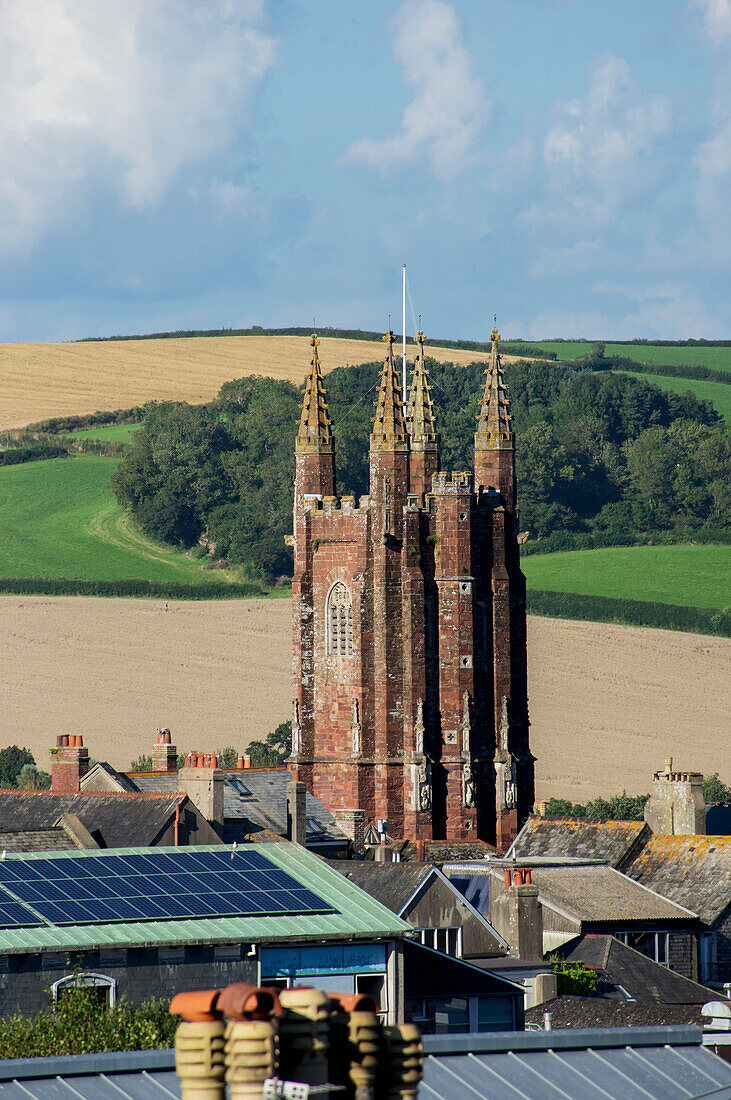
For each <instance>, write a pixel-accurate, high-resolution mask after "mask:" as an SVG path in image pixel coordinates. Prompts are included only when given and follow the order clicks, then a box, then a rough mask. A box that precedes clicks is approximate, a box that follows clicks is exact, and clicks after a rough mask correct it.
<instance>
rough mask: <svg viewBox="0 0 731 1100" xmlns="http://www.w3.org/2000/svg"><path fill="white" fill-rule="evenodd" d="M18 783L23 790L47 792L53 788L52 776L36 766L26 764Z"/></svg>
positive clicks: (21, 770)
mask: <svg viewBox="0 0 731 1100" xmlns="http://www.w3.org/2000/svg"><path fill="white" fill-rule="evenodd" d="M16 783H17V784H18V786H19V787H20V788H21V789H22V790H30V791H47V790H50V787H51V775H50V773H49V772H44V771H41V769H40V768H37V767H36V765H35V764H24V765H23V767H22V768H21V769H20V773H19V775H18V778H17V780H16Z"/></svg>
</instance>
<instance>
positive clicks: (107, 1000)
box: [51, 971, 117, 1008]
mask: <svg viewBox="0 0 731 1100" xmlns="http://www.w3.org/2000/svg"><path fill="white" fill-rule="evenodd" d="M74 989H90V990H92V991H93V999H94V1000H95V1001H97V1002H98V1003H99V1004H102V1005H104V1004H105V1005H108V1006H109V1008H114V1005H115V1004H116V1001H117V982H116V979H114V978H110V977H108V975H106V974H94V973H93V972H92V971H87V972H85V973H82V974H67V975H66V977H64V978H59V979H58V981H57V982H54V983H53V985H52V986H51V996H52V997H53V1000H54V1001H60V1000H61V998H62V997H63V996H64V995H65V994H67V993H69V992H70V991H72V990H74Z"/></svg>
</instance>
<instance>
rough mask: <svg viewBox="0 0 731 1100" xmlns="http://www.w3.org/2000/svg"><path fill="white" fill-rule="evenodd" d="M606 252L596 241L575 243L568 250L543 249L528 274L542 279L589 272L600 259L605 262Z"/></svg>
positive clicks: (599, 262) (598, 263) (597, 264)
mask: <svg viewBox="0 0 731 1100" xmlns="http://www.w3.org/2000/svg"><path fill="white" fill-rule="evenodd" d="M606 251H607V250H606V247H605V245H603V244H602V243H601V242H600V241H598V240H594V241H577V242H576V244H573V245H571V246H570V247H569V248H546V247H543V248H541V249H540V250H539V252H538V255H537V257H536V258H535V260H533V262H532V264H531V265H530V267H529V268H528V274H529V275H530V276H531V277H532V278H534V279H542V278H545V277H546V276H555V275H567V274H568V275H576V274H580V273H582V272H585V271H591V270H593V269H595V268H596V267H597V266H599V265H600V264H601V262H602V259H604V260H606Z"/></svg>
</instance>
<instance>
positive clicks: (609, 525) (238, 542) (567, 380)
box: [113, 361, 731, 580]
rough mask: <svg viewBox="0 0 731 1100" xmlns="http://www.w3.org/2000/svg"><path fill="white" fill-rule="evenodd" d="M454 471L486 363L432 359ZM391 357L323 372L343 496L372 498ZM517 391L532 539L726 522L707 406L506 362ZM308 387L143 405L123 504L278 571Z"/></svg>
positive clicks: (246, 389)
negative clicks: (374, 451) (380, 399)
mask: <svg viewBox="0 0 731 1100" xmlns="http://www.w3.org/2000/svg"><path fill="white" fill-rule="evenodd" d="M429 367H430V375H431V380H432V396H433V399H434V404H435V410H436V416H437V428H438V431H439V434H440V439H441V455H442V467H443V468H444V469H447V470H450V469H453V470H459V469H470V467H471V465H472V456H473V451H472V448H473V440H474V431H475V417H476V415H477V412H478V408H479V404H480V400H481V395H482V387H483V381H484V372H485V366H484V363H473V364H469V365H467V366H465V367H459V368H455V367H453V366H452V365H451V364H444V363H434V362H431V361H430V363H429ZM379 369H380V364H378V363H366V364H362V365H360V366H354V367H342V368H338V369H336V370H334V371H332V372H331V373H330V374H329V375H328V376H327V379H326V384H327V389H328V403H329V408H330V415H331V419H332V424H333V434H334V437H335V446H336V452H337V473H338V492H339V493H340V494H346V493H352V494H354V495H355V496H356V497H358V496H360V495H362V494H364V493H367V492H368V463H369V456H368V445H369V443H368V441H369V434H370V430H371V418H372V415H373V406H374V402H375V399H376V393H377V388H378V383H379ZM505 375H506V381H507V384H508V390H509V393H510V398H511V413H512V416H513V423H512V426H513V429H514V431H515V433H516V439H517V451H516V461H517V470H518V481H519V494H520V509H521V526H522V527H523V529H527V530H529V531H530V532H531V539H532V543H533V545H535V543H536V542H537V541H538V540H540V539H542V538H546V537H550V538H551V540H552V542H551V545H555V544H556V540H557V539H558V540H559V541H560V540H566V545H567V546H570V545H572V543H571V541H570V539H571V538H573V537H576V538H585V537H586V536H589V537H591V538H597V539H600V540H601V541H602V542H603V543H605V544H610V543H612V542H613V541H618V542H627V541H630V542H631V541H633V540H634V539H635V538H636V537H637V535H638V534H642V533H648V532H652V533H654V532H673V531H676V530H678V529H681V530H683V531H686V530H692V529H700V528H702V527H709V528H712V529H713V530H714V532H717V531H718V530H720V529H722V528H727V527H728V525H729V520H730V517H731V483H730V482H729V479H728V476H727V470H728V468H729V460H730V458H731V442H730V440H731V436H730V435H729V429H728V428H727V426H726V425H725V424H723V423H720V422H719V417H718V414H717V413H716V412H715V410H714V409H713V408H712V407H711V406H710V405H709V403H708V402H704V401H699V400H698V399H697V398H696V397H695V396H694V395H693V394H688V393H686V394H674V393H669V392H666V391H663V390H661V389H660V388H659V387H658V386H655V385H653V384H650V383H648V382H647V381H646V380H644V379H643V378H641V377H634V376H628V375H623V374H613V373H612V372H611V371H608V370H602V371H594V370H593V369H591V366H590V364H589V363H588V361H587V362H583V363H582V362H581V361H578V362H575V363H572V364H566V363H552V362H530V363H529V362H526V361H518V362H515V363H511V364H507V365H506V367H505ZM300 400H301V395H300V391H298V390H297V388H296V387H295V386H293V385H292V384H291V383H288V382H279V381H275V380H274V379H271V378H259V377H251V378H241V379H236V380H234V381H231V382H227V383H226V384H225V385H224V386H222V387H221V390H220V392H219V394H218V396H217V398H216V399H215V400H214V401H212V402H210V403H209V404H208V405H201V406H192V405H185V404H182V403H172V402H169V403H165V404H153V405H149V406H147V407H146V410H145V425H144V427H143V428H142V429H141V430H139V431H137V432H136V433H135V435H134V437H133V439H132V441H131V443H130V446H129V450H128V453H127V454H126V456H125V457H124V459H123V461H122V463H121V464H120V467H119V470H118V472H117V474H116V475H115V477H114V479H113V486H114V489H115V492H116V495H117V498H118V499H119V500H120V501H121V502H122V503H123V504H125V505H126V506H128V507H129V508H130V510H131V512H132V514H133V516H134V518H135V519H136V520H137V522H138V523H139V524H140V526H141V527H142V528H143V530H145V531H146V532H147V533H149V534H150V535H152V536H153V537H156V538H160V539H162V540H164V541H167V542H171V543H175V544H177V545H183V546H187V547H191V546H193V545H194V544H195V543H196V542H200V543H201V544H202V546H203V547H204V548H206V549H209V550H210V551H211V553H213V552H214V551H215V555H216V557H219V558H221V557H223V558H226V559H228V561H229V562H230V563H232V564H235V563H245V564H246V566H247V568H248V569H249V570H250V571H253V572H254V573H255V574H258V576H259V577H261V578H263V579H265V580H273V579H275V578H276V577H277V576H279V575H281V574H286V573H288V572H290V570H291V560H292V558H291V551H290V550H289V549H288V548H287V547H286V546H285V545H284V536H285V535H287V534H289V533H290V531H291V506H292V483H293V477H294V441H295V435H296V428H297V421H298V417H299V411H300Z"/></svg>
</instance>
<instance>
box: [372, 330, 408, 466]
mask: <svg viewBox="0 0 731 1100" xmlns="http://www.w3.org/2000/svg"><path fill="white" fill-rule="evenodd" d="M383 342H384V344H385V345H386V357H385V359H384V361H383V367H382V368H381V388H380V391H379V394H378V402H377V404H376V415H375V418H374V421H373V431H372V432H371V450H373V451H390V450H394V449H395V448H397V447H398V448H400V447H402V446H403V445H404V444H405V443H406V441H407V437H406V423H405V421H404V410H403V403H402V398H401V381H400V379H399V375H398V371H397V370H396V365H395V363H394V361H393V332H392V331H391V329H389V330H388V332H387V333H386V335H385V336H384V337H383Z"/></svg>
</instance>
